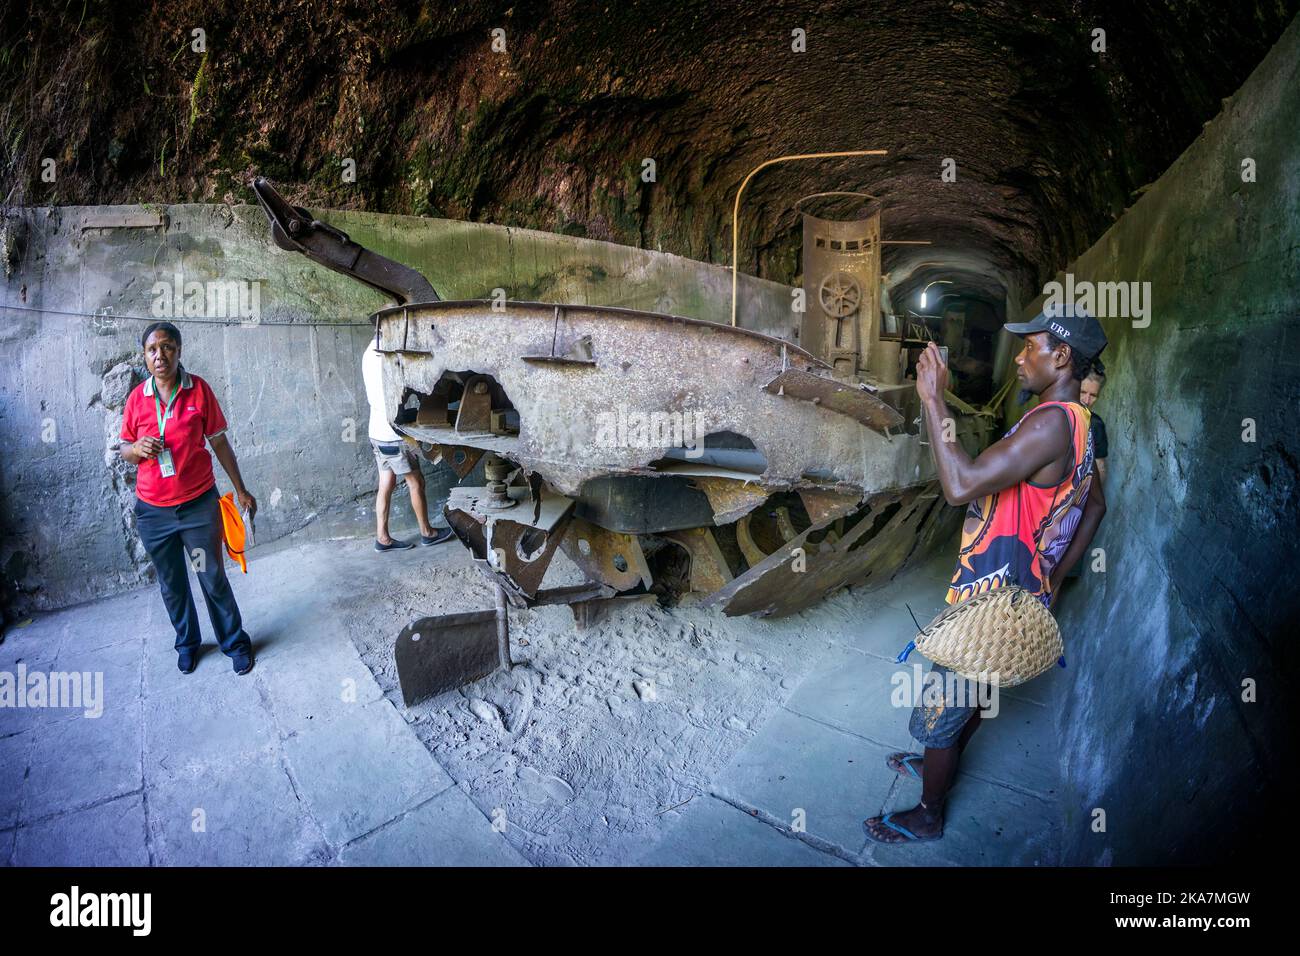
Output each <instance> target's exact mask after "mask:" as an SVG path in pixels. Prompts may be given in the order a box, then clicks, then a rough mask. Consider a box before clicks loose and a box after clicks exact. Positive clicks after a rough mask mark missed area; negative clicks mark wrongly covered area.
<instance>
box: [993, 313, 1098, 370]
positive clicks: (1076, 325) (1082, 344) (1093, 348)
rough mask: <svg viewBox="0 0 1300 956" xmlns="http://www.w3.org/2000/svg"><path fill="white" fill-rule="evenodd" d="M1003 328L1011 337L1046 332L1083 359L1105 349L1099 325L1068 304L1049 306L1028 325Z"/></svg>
mask: <svg viewBox="0 0 1300 956" xmlns="http://www.w3.org/2000/svg"><path fill="white" fill-rule="evenodd" d="M1003 328H1004V329H1006V330H1007V331H1008V332H1010V333H1012V334H1013V335H1032V334H1033V333H1035V332H1048V333H1050V334H1052V335H1055V336H1056V337H1057V338H1058V339H1060V340H1061V341H1062V342H1064V343H1065V344H1066V345H1068V346H1070V348H1073V349H1078V350H1079V353H1080V354H1081V355H1083V356H1085V357H1086V358H1096V357H1097V356H1098V355H1100V354H1101V350H1102V349H1104V348H1105V347H1106V332H1105V330H1103V329H1102V327H1101V323H1100V322H1098V321H1097V320H1096V319H1094V318H1093V317H1092V316H1091V315H1089V314H1088V313H1087V312H1084V311H1083V310H1082V309H1080V308H1079V307H1078V306H1076V305H1073V304H1071V303H1069V302H1065V303H1059V304H1052V303H1049V304H1047V305H1045V306H1043V311H1042V312H1039V313H1038V314H1037V315H1036V316H1034V317H1033V318H1032V319H1030V320H1029V321H1028V322H1008V323H1007V324H1006V325H1004V326H1003Z"/></svg>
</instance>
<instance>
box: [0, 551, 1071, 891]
mask: <svg viewBox="0 0 1300 956" xmlns="http://www.w3.org/2000/svg"><path fill="white" fill-rule="evenodd" d="M339 530H340V531H342V532H346V533H345V534H340V535H339V536H338V537H337V538H336V539H335V540H314V541H309V542H305V543H299V544H294V543H291V542H290V543H286V542H280V543H279V544H278V546H276V545H273V546H272V547H270V548H267V549H264V550H263V551H262V553H260V554H258V553H256V552H254V555H253V560H252V561H251V562H250V565H249V573H248V574H247V576H244V575H242V574H238V573H237V572H236V573H235V574H234V575H232V582H233V585H234V588H235V592H236V595H237V597H238V599H239V602H240V606H241V608H242V610H243V614H244V618H245V626H246V628H247V629H248V630H249V632H250V633H251V634H252V636H253V639H254V643H255V646H256V649H257V665H256V667H255V669H254V670H253V672H252V673H251V674H249V675H247V676H245V677H239V676H236V675H235V674H234V673H233V671H232V669H231V667H230V662H229V661H228V660H227V659H226V658H225V657H223V656H222V655H221V654H220V652H219V650H218V649H217V648H216V646H215V644H214V643H213V642H212V638H211V635H210V632H208V631H207V624H208V622H207V621H206V618H205V620H204V622H203V623H204V628H205V651H206V653H205V654H204V655H203V657H202V658H201V659H200V661H199V665H198V668H197V670H196V671H195V672H194V673H193V674H191V675H188V676H186V675H182V674H180V673H179V671H178V670H177V669H176V663H175V660H176V655H175V652H174V651H173V649H172V632H171V628H170V625H169V623H168V621H167V617H166V613H165V611H164V609H163V605H162V601H161V598H160V597H159V595H158V593H157V591H156V589H155V588H154V587H152V586H151V587H141V588H138V589H135V590H132V591H129V592H127V593H123V594H121V595H119V596H116V597H112V598H106V599H102V600H97V601H94V602H91V603H87V604H82V605H79V606H76V607H72V608H67V609H64V610H60V611H56V612H52V613H47V614H41V615H38V616H37V617H36V618H35V619H33V620H32V622H31V623H30V624H28V625H27V626H25V627H20V628H16V629H13V630H11V631H10V632H9V633H8V634H7V635H6V639H5V641H4V642H3V644H0V671H8V672H10V673H11V674H14V675H15V676H16V675H17V673H18V670H19V668H20V667H21V668H22V670H23V671H24V672H25V673H27V674H28V675H30V674H31V673H33V672H43V673H44V674H46V675H49V674H68V673H72V672H80V673H83V674H85V673H89V674H92V675H93V674H102V681H103V685H102V686H103V692H102V700H100V701H99V706H100V707H102V714H100V715H99V716H94V717H92V716H86V714H85V710H86V708H85V707H82V708H71V707H59V708H54V707H31V706H28V707H5V708H0V768H3V770H2V772H0V775H2V776H3V779H4V781H5V785H4V786H3V788H0V861H3V862H6V863H8V864H10V865H18V866H29V865H83V864H84V865H91V864H93V865H193V864H199V865H211V864H218V865H257V864H263V865H345V866H347V865H375V864H387V865H485V866H529V865H539V866H568V865H643V866H644V865H670V866H671V865H778V866H785V865H793V866H853V865H857V866H896V865H899V866H905V865H917V864H924V865H934V864H940V865H946V864H950V865H963V864H976V865H1051V864H1055V863H1058V862H1061V861H1060V859H1059V836H1060V820H1061V817H1062V812H1061V810H1062V808H1061V807H1060V805H1059V797H1058V783H1057V780H1058V772H1059V771H1058V754H1057V749H1056V741H1057V733H1056V728H1055V724H1056V707H1055V706H1054V703H1055V701H1056V699H1057V697H1058V696H1059V694H1060V693H1061V692H1062V690H1063V688H1064V687H1065V685H1066V683H1067V682H1068V681H1069V680H1070V679H1071V676H1072V675H1071V672H1070V671H1069V670H1060V669H1053V671H1052V672H1050V673H1049V674H1047V675H1045V676H1043V677H1041V678H1038V679H1037V680H1035V681H1033V682H1031V683H1029V684H1027V685H1024V686H1023V687H1020V688H1016V689H1013V690H1010V691H1004V692H1003V693H1002V695H1001V697H1000V700H999V714H998V717H997V718H996V719H994V720H992V721H989V722H988V725H987V726H985V727H984V728H983V729H982V730H981V732H980V733H979V734H978V735H976V737H975V738H974V740H973V742H972V744H971V746H970V748H969V750H968V752H967V754H966V757H965V759H964V761H963V763H962V765H961V771H960V775H959V777H958V781H957V785H956V787H955V788H954V791H953V794H952V797H951V799H950V803H949V810H948V816H947V824H946V833H945V836H944V838H943V839H942V840H939V841H935V842H929V843H925V844H913V845H908V846H898V847H886V846H878V845H876V844H873V843H870V842H868V841H867V840H866V838H865V836H864V834H863V830H862V820H863V819H864V818H866V817H868V816H871V815H873V814H876V813H879V812H881V811H882V810H890V809H906V808H908V807H910V806H913V805H914V804H915V802H916V800H917V799H918V798H919V790H920V787H919V783H918V782H916V781H913V780H910V779H903V778H901V777H899V776H897V775H896V774H894V773H892V772H891V771H890V770H889V769H888V768H887V767H886V766H885V758H886V756H887V755H888V754H889V753H891V752H893V751H897V750H913V749H916V744H915V742H914V741H912V740H911V739H910V736H909V734H908V729H907V727H908V717H909V714H910V711H909V709H908V708H907V707H906V706H900V705H899V704H898V700H897V698H898V693H897V686H898V685H897V678H896V676H895V675H897V674H899V673H900V672H903V673H908V674H912V673H915V672H914V670H913V665H916V664H922V665H923V664H924V661H923V660H921V659H919V658H918V657H917V655H915V654H914V655H913V656H912V657H911V659H910V660H909V661H908V663H907V664H906V665H899V664H896V663H895V662H894V657H895V655H896V654H897V653H898V651H899V650H900V649H901V647H902V646H903V645H904V644H905V643H906V642H907V640H908V639H909V638H910V637H911V635H912V633H913V631H914V630H915V628H914V627H913V626H912V623H911V616H910V614H909V611H908V607H909V606H910V609H911V611H912V612H914V613H915V614H916V616H917V617H918V618H921V619H922V621H925V620H928V619H929V618H930V617H931V616H932V615H933V614H934V613H935V612H936V611H937V610H938V609H939V608H940V605H941V599H942V594H943V585H944V584H945V582H946V579H947V577H948V575H949V573H950V569H951V566H952V560H953V555H954V550H955V543H954V544H953V545H951V546H948V547H945V548H944V549H942V550H941V551H940V552H939V553H936V554H935V555H934V556H933V557H932V558H931V559H929V560H927V561H924V562H921V563H919V564H917V565H916V566H915V567H914V568H912V569H910V570H908V571H906V572H904V573H903V574H901V575H899V576H898V577H896V578H895V579H894V580H893V581H891V582H889V583H888V584H886V585H884V586H882V587H878V588H876V589H874V590H869V591H868V590H861V589H855V590H851V591H843V592H840V593H839V594H837V595H834V596H832V597H831V598H830V599H828V600H826V601H824V602H822V603H821V604H819V605H817V606H815V607H814V608H812V609H810V610H808V611H805V612H803V613H802V614H799V615H796V616H793V617H790V618H786V619H783V620H777V621H762V620H753V619H749V618H740V619H731V618H727V617H725V616H724V615H723V614H721V612H719V611H717V610H714V609H706V608H701V607H698V606H692V605H689V604H687V605H679V606H677V607H673V608H662V607H659V606H658V605H656V604H654V603H649V604H646V603H630V604H626V605H623V606H620V607H618V608H615V609H613V610H612V611H611V612H610V613H608V614H607V615H606V616H605V617H603V618H601V619H600V620H599V621H597V622H596V623H594V624H592V625H591V626H589V627H588V628H586V629H583V630H579V629H578V628H577V627H576V626H575V623H574V620H573V616H572V614H571V613H570V612H569V611H568V609H567V608H564V607H544V608H536V609H532V610H527V611H520V610H513V611H512V612H511V642H512V653H513V655H514V658H515V660H516V662H517V663H516V666H515V667H514V668H513V670H512V671H510V672H509V673H505V672H501V671H498V672H497V673H496V674H494V675H492V676H491V677H489V678H487V679H484V680H482V681H479V682H476V683H474V684H471V685H469V686H466V687H464V688H461V689H460V690H457V691H452V692H449V693H445V694H442V695H440V696H438V697H436V698H433V699H430V700H427V701H425V702H423V703H420V704H418V705H416V706H414V707H412V708H409V709H408V708H405V707H404V706H403V705H402V699H401V693H400V690H399V688H398V685H397V678H396V673H395V670H394V666H393V656H392V648H393V640H394V638H395V637H396V635H397V633H398V631H399V630H400V629H401V628H402V627H403V626H405V625H406V624H408V623H410V621H412V620H414V619H415V618H418V617H421V616H425V615H429V614H439V613H448V612H453V611H469V610H476V609H486V608H490V607H491V606H492V600H491V598H492V594H491V590H490V588H489V585H488V583H487V581H486V580H485V579H484V578H483V576H482V575H481V574H480V572H479V571H478V570H477V569H475V568H474V567H473V566H472V565H471V564H470V561H469V558H468V556H467V555H466V553H465V552H464V551H463V550H462V549H460V548H459V547H457V546H456V545H454V544H450V545H439V546H436V547H433V548H419V549H416V550H413V551H407V552H399V553H388V554H378V553H376V552H374V551H373V549H372V547H371V540H372V539H371V538H370V537H368V536H366V535H365V534H364V532H361V529H359V528H357V527H352V528H350V529H339ZM358 532H360V533H358ZM573 574H576V571H575V569H573V567H572V566H571V565H567V564H566V562H565V561H564V560H563V559H562V558H561V559H557V562H556V564H555V566H554V567H553V568H552V570H551V572H549V573H548V578H547V582H546V583H547V585H548V586H550V585H552V584H554V583H564V581H565V579H566V576H571V575H573ZM1076 587H1078V586H1076ZM1081 587H1083V588H1086V587H1087V581H1086V580H1085V581H1084V582H1083V584H1082V585H1081ZM195 588H196V590H197V584H195ZM1068 599H1070V595H1069V594H1068V593H1067V594H1066V595H1065V596H1063V600H1068ZM201 613H202V612H201ZM29 679H30V678H29ZM83 703H84V702H83Z"/></svg>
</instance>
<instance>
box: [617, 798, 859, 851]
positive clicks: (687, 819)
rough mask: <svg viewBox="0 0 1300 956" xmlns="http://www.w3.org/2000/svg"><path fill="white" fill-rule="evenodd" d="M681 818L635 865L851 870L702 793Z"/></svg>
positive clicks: (800, 841) (727, 804) (741, 811)
mask: <svg viewBox="0 0 1300 956" xmlns="http://www.w3.org/2000/svg"><path fill="white" fill-rule="evenodd" d="M675 812H679V813H680V816H681V819H680V820H679V821H678V822H677V823H676V824H675V825H674V826H673V828H672V829H671V830H669V831H668V834H667V836H665V837H664V838H663V839H662V840H660V841H659V843H658V844H656V845H655V846H654V847H653V848H652V849H651V850H650V851H649V852H647V853H646V854H645V855H644V856H642V857H641V858H640V859H638V860H637V861H636V862H635V864H634V865H636V866H851V865H852V864H850V863H849V862H848V861H846V860H843V859H841V858H840V857H838V856H835V855H834V854H831V853H824V852H822V851H821V850H817V849H814V848H813V847H811V846H809V845H808V844H807V843H805V842H804V841H802V840H800V839H798V838H797V837H794V836H789V835H787V834H785V833H782V832H781V831H780V830H778V829H776V828H775V827H773V826H770V825H768V824H767V823H764V822H763V821H762V820H760V819H757V818H755V817H754V816H752V815H750V814H749V813H746V812H745V811H744V810H740V809H738V808H737V807H734V806H732V805H731V804H729V803H726V802H724V801H723V800H719V799H718V798H717V797H712V796H709V795H707V794H701V795H700V796H698V797H696V798H695V799H694V800H692V801H691V802H690V803H689V804H688V805H687V806H686V807H685V808H683V810H682V811H675Z"/></svg>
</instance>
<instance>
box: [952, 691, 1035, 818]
mask: <svg viewBox="0 0 1300 956" xmlns="http://www.w3.org/2000/svg"><path fill="white" fill-rule="evenodd" d="M981 720H982V721H983V724H982V726H981V727H980V730H979V733H977V734H976V735H975V736H974V737H972V738H971V742H970V745H969V746H968V747H967V748H966V752H965V753H963V754H962V761H961V765H960V768H959V770H960V772H962V773H969V774H972V775H974V776H977V777H981V778H983V779H985V780H993V781H996V782H999V783H1004V784H1007V785H1009V786H1011V787H1014V788H1018V789H1022V790H1030V791H1033V792H1034V793H1037V794H1039V795H1041V796H1050V795H1051V794H1052V793H1053V792H1054V791H1055V790H1056V786H1057V781H1058V779H1059V777H1060V767H1059V765H1058V763H1057V759H1058V753H1059V742H1058V739H1057V735H1056V715H1055V713H1054V711H1052V710H1051V709H1050V708H1047V707H1043V706H1041V705H1039V704H1031V703H1029V702H1028V701H1024V700H1017V699H1016V698H1014V697H1010V696H1000V697H999V700H998V715H997V717H995V718H993V719H992V720H990V719H988V718H981Z"/></svg>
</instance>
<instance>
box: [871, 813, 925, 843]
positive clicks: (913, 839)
mask: <svg viewBox="0 0 1300 956" xmlns="http://www.w3.org/2000/svg"><path fill="white" fill-rule="evenodd" d="M893 816H894V815H893V814H892V813H886V814H884V815H883V816H879V817H872V818H871V820H879V821H880V822H881V823H883V824H884V825H885V826H887V827H889V829H891V830H893V831H894V832H895V833H901V834H902V835H903V836H905V837H907V839H906V840H882V839H881V838H880V837H878V836H876V834H875V833H874V832H872V830H871V827H869V826H867V824H868V823H870V822H871V820H863V821H862V830H863V832H865V833H866V835H867V839H869V840H874V841H875V842H876V843H883V844H885V845H886V846H897V845H898V844H900V843H928V842H929V841H931V840H938V839H940V838H942V837H943V831H942V830H940V831H939V832H938V833H937V834H935V835H934V836H917V835H916V834H915V833H913V832H912V831H911V830H909V829H908V828H907V827H905V826H903V825H902V824H901V823H895V822H894V821H893V819H892V818H893Z"/></svg>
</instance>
